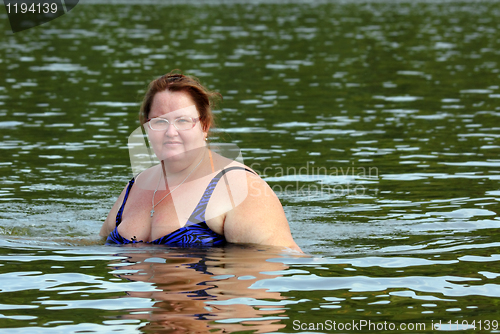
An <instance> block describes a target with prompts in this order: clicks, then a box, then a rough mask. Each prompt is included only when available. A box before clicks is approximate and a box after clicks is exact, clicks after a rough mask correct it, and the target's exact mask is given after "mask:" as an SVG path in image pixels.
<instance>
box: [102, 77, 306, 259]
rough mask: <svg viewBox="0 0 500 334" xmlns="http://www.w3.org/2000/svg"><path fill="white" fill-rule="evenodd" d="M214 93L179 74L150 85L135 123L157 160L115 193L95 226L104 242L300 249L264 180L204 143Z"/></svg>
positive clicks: (197, 82)
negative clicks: (228, 244) (107, 210)
mask: <svg viewBox="0 0 500 334" xmlns="http://www.w3.org/2000/svg"><path fill="white" fill-rule="evenodd" d="M218 96H219V94H218V93H215V92H211V91H209V90H208V89H206V88H205V87H204V86H202V85H201V84H200V82H199V81H198V80H197V79H196V78H194V77H191V76H186V75H182V74H178V73H169V74H166V75H164V76H162V77H160V78H158V79H155V80H153V81H152V82H151V83H150V85H149V88H148V91H147V93H146V95H145V98H144V101H143V103H142V106H141V110H140V121H141V125H142V126H143V127H144V130H145V131H146V133H147V137H148V140H149V142H150V144H151V147H152V149H153V151H154V154H155V155H156V157H157V158H158V160H160V162H161V163H159V164H157V165H155V166H153V167H150V168H148V169H146V170H145V171H143V172H142V173H140V174H139V175H136V176H135V177H134V178H133V179H132V180H130V182H129V184H128V185H127V186H126V187H125V189H124V190H123V191H122V193H121V194H120V196H119V197H118V199H117V201H116V203H115V204H114V205H113V207H112V209H111V211H110V212H109V214H108V217H107V218H106V221H105V222H104V224H103V226H102V228H101V232H100V235H101V236H103V237H106V238H107V243H108V244H129V243H137V242H143V243H153V244H166V245H170V246H182V247H200V246H202V247H207V246H219V245H223V244H224V243H226V242H229V243H245V244H260V245H270V246H278V247H285V248H290V249H294V250H297V251H300V248H299V247H298V246H297V244H296V243H295V241H294V240H293V238H292V235H291V233H290V228H289V225H288V222H287V219H286V216H285V213H284V211H283V207H282V205H281V203H280V201H279V199H278V198H277V196H276V195H275V193H274V192H273V191H272V190H271V188H270V187H269V185H268V184H267V183H266V182H265V181H263V180H262V179H261V178H260V177H259V176H258V175H257V174H256V173H255V172H254V171H253V170H251V169H250V168H248V167H247V166H245V165H243V164H241V163H238V162H236V161H235V160H232V159H228V158H226V157H224V156H222V155H220V154H218V153H216V152H213V151H212V150H210V148H209V146H208V145H207V139H208V134H209V130H210V128H211V126H213V114H212V110H211V107H212V106H213V103H214V100H215V99H216V98H217V97H218Z"/></svg>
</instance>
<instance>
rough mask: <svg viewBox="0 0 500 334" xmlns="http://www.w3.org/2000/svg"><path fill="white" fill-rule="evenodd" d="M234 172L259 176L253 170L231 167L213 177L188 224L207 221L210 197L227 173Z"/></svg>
mask: <svg viewBox="0 0 500 334" xmlns="http://www.w3.org/2000/svg"><path fill="white" fill-rule="evenodd" d="M232 170H245V171H247V172H249V173H252V174H255V175H257V173H255V172H254V171H253V170H250V169H248V168H243V167H229V168H226V169H223V170H221V171H220V172H219V173H218V174H217V175H215V176H214V177H213V179H212V180H211V181H210V183H209V184H208V186H207V188H206V189H205V192H204V193H203V195H202V196H201V199H200V201H199V202H198V204H197V205H196V208H195V209H194V210H193V213H192V214H191V216H190V217H189V219H188V222H191V223H193V224H196V223H200V222H204V221H205V211H206V209H207V205H208V201H209V200H210V197H211V196H212V193H213V192H214V190H215V187H216V186H217V183H218V182H219V180H220V179H221V178H222V177H223V176H224V175H226V173H228V172H230V171H232Z"/></svg>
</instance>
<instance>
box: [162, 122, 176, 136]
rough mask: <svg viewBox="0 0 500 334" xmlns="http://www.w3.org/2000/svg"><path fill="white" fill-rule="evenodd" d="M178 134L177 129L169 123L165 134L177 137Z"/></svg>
mask: <svg viewBox="0 0 500 334" xmlns="http://www.w3.org/2000/svg"><path fill="white" fill-rule="evenodd" d="M176 135H177V129H176V128H175V126H174V125H173V124H172V123H168V127H167V130H165V136H167V137H175V136H176Z"/></svg>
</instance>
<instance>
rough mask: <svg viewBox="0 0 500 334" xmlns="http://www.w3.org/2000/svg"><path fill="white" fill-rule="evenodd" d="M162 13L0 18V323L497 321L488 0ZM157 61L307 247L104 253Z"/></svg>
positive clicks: (499, 279)
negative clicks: (273, 196)
mask: <svg viewBox="0 0 500 334" xmlns="http://www.w3.org/2000/svg"><path fill="white" fill-rule="evenodd" d="M166 3H167V2H162V1H157V2H154V1H147V2H143V1H136V2H133V1H118V2H117V1H94V2H91V1H80V3H79V4H78V5H77V6H76V7H75V8H74V9H73V10H72V11H71V12H69V13H68V14H66V15H64V16H62V17H61V18H58V19H56V20H54V21H51V22H49V23H46V24H44V25H42V26H39V27H35V28H33V29H29V30H26V31H23V32H19V33H16V34H13V33H12V32H11V31H10V26H9V22H8V20H7V15H6V12H5V9H3V7H2V9H0V18H1V20H0V31H1V36H2V37H1V38H0V73H1V77H0V116H1V118H0V131H1V136H0V154H1V158H0V184H1V189H0V328H2V329H1V331H2V332H5V333H17V332H23V333H24V332H26V333H37V332H40V333H76V332H114V331H118V332H123V333H138V332H144V333H151V332H154V333H157V332H162V333H205V332H216V333H229V332H241V333H255V332H257V333H267V332H283V333H298V332H322V333H325V332H339V333H340V332H352V331H359V332H381V333H384V332H387V333H389V332H398V331H399V332H404V331H405V330H406V331H409V330H412V329H413V332H420V333H422V332H439V331H442V330H446V331H450V330H451V331H455V330H464V329H469V330H470V331H473V327H472V326H476V327H475V332H498V329H499V325H498V321H500V312H499V311H498V305H499V303H500V302H499V300H500V299H498V297H500V265H499V263H498V261H500V252H499V251H498V249H497V248H498V247H499V246H500V237H499V232H498V230H497V229H498V227H499V226H500V218H499V216H498V208H499V200H500V186H499V179H500V158H499V156H498V154H499V152H500V151H499V148H500V144H499V140H498V138H499V137H500V65H499V59H500V23H499V22H500V21H499V20H498V17H500V2H499V1H317V2H316V1H271V2H260V1H234V2H231V1H210V2H201V1H200V2H194V1H189V0H187V1H178V2H168V4H166ZM176 68H177V69H181V70H182V71H184V73H187V74H192V75H195V76H197V77H198V78H200V80H201V81H202V82H203V83H204V84H206V85H207V86H208V87H210V88H211V89H215V90H217V91H219V92H221V94H222V95H223V96H224V101H223V103H222V104H221V105H220V107H219V108H218V109H217V110H216V113H217V117H218V121H217V122H218V127H217V129H216V131H214V132H213V134H212V141H214V142H217V141H219V142H233V143H236V144H237V145H238V146H239V147H240V148H241V150H242V153H243V158H244V160H245V163H246V164H247V165H249V166H251V167H253V168H254V169H255V170H256V171H257V172H258V173H259V174H260V175H261V176H262V177H263V178H264V179H265V180H266V181H267V182H268V183H269V184H270V185H271V186H272V187H273V189H274V190H275V192H276V193H277V194H278V196H279V198H280V199H281V201H282V204H283V206H284V208H285V212H286V214H287V217H288V220H289V223H290V227H291V230H292V234H293V235H294V238H295V240H296V241H297V243H298V244H299V246H300V247H301V248H302V249H303V250H304V252H305V253H306V254H305V255H303V256H302V255H300V256H299V255H294V254H291V253H287V252H284V251H278V250H276V249H270V248H266V247H256V246H243V245H241V246H238V245H230V246H227V247H225V248H217V249H205V250H203V249H199V250H196V249H178V248H165V247H146V246H142V247H134V248H130V247H111V246H104V245H102V241H101V240H100V239H99V238H98V237H97V234H98V231H99V229H100V226H101V224H102V221H103V220H104V219H105V217H106V215H107V213H108V211H109V209H110V207H111V206H112V204H113V203H114V201H115V199H116V197H117V196H118V194H119V193H120V191H121V190H122V189H123V187H124V186H125V185H126V183H127V181H128V180H129V178H130V177H131V175H132V170H131V168H130V160H129V156H128V149H127V137H128V135H130V134H131V132H132V131H133V130H134V129H136V128H137V126H138V120H137V112H138V107H139V104H140V101H141V95H142V94H143V93H144V91H145V88H146V85H147V83H148V82H149V81H150V80H151V79H152V78H154V77H156V76H159V75H162V74H164V73H166V72H169V71H170V70H172V69H176ZM360 326H361V327H360ZM370 326H371V327H370ZM418 326H420V327H418Z"/></svg>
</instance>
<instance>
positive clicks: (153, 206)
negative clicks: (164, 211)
mask: <svg viewBox="0 0 500 334" xmlns="http://www.w3.org/2000/svg"><path fill="white" fill-rule="evenodd" d="M203 159H205V155H203V157H202V158H201V160H200V162H198V164H197V165H196V167H194V168H193V169H192V170H191V171H190V172H189V174H188V175H187V176H186V178H185V179H184V180H182V182H181V183H179V185H178V186H177V187H175V188H174V190H172V191H169V192H168V194H166V195H165V196H163V198H162V199H161V200H159V201H158V203H156V204H155V195H156V192H157V191H158V187H159V186H160V181H161V173H160V178H159V179H158V184H157V185H156V189H155V192H154V193H153V199H152V200H151V205H152V208H151V217H153V215H154V213H155V207H156V206H157V205H158V204H160V203H161V201H163V200H164V199H165V198H167V196H168V195H170V194H171V193H173V192H174V191H175V190H176V189H177V188H179V187H180V186H181V185H182V184H183V183H184V182H185V181H186V180H187V179H188V177H189V176H190V175H191V173H193V172H194V170H195V169H196V168H198V166H199V165H200V164H201V162H202V161H203Z"/></svg>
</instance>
